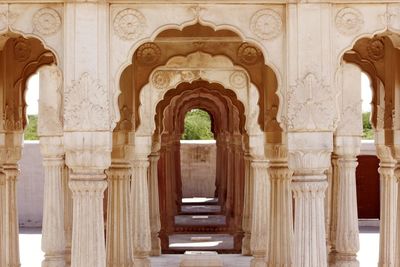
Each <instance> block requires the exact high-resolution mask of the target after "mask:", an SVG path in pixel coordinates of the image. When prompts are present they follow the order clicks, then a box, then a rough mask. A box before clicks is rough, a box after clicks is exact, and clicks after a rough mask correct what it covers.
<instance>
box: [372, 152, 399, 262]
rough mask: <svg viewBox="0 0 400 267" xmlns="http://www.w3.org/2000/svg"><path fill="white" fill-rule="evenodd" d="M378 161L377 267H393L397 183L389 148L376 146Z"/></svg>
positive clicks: (394, 257)
mask: <svg viewBox="0 0 400 267" xmlns="http://www.w3.org/2000/svg"><path fill="white" fill-rule="evenodd" d="M377 154H378V157H379V159H380V163H379V174H380V203H381V204H380V210H381V211H380V235H379V264H378V266H379V267H394V266H396V265H395V259H396V243H397V242H396V234H397V233H396V220H397V193H398V189H397V181H396V177H395V175H394V169H395V161H394V160H393V158H392V156H391V152H390V148H389V147H387V146H380V145H378V146H377Z"/></svg>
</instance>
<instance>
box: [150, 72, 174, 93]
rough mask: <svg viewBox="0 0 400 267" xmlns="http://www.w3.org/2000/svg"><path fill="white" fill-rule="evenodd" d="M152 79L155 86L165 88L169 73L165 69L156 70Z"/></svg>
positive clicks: (168, 80) (168, 81)
mask: <svg viewBox="0 0 400 267" xmlns="http://www.w3.org/2000/svg"><path fill="white" fill-rule="evenodd" d="M152 81H153V85H154V87H155V88H157V89H165V88H166V87H167V86H168V85H169V83H170V79H169V74H168V72H167V71H157V72H156V73H154V75H153V78H152Z"/></svg>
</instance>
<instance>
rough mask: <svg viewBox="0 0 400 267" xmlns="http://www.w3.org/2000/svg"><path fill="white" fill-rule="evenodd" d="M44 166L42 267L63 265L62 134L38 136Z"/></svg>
mask: <svg viewBox="0 0 400 267" xmlns="http://www.w3.org/2000/svg"><path fill="white" fill-rule="evenodd" d="M40 147H41V153H42V156H43V167H44V204H43V226H42V250H43V252H44V253H45V258H44V260H43V262H42V267H64V266H65V265H66V263H65V248H66V244H65V243H66V242H65V231H64V189H63V179H64V174H63V171H64V165H65V162H64V149H63V145H62V137H61V136H53V137H40Z"/></svg>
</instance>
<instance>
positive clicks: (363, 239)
mask: <svg viewBox="0 0 400 267" xmlns="http://www.w3.org/2000/svg"><path fill="white" fill-rule="evenodd" d="M360 230H361V234H360V252H359V253H358V259H359V261H360V267H377V262H378V253H379V229H378V228H377V227H360ZM40 232H41V231H40V229H21V233H20V254H21V264H22V265H21V267H40V266H41V261H42V258H43V253H42V252H41V249H40V239H41V233H40ZM180 257H181V255H163V256H160V257H152V258H151V263H152V267H178V266H179V261H180ZM221 258H222V260H223V262H224V266H226V267H248V266H250V260H251V258H250V257H243V256H240V255H234V254H225V255H221Z"/></svg>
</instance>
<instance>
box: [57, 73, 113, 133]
mask: <svg viewBox="0 0 400 267" xmlns="http://www.w3.org/2000/svg"><path fill="white" fill-rule="evenodd" d="M64 125H65V128H66V129H67V130H80V131H84V130H108V129H109V128H110V119H109V97H108V92H107V90H106V88H105V87H104V86H102V85H101V84H100V82H99V81H98V80H95V79H93V78H92V77H91V76H90V75H89V73H83V74H82V75H81V77H80V78H79V80H75V81H72V85H71V86H69V87H67V89H66V90H65V102H64Z"/></svg>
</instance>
